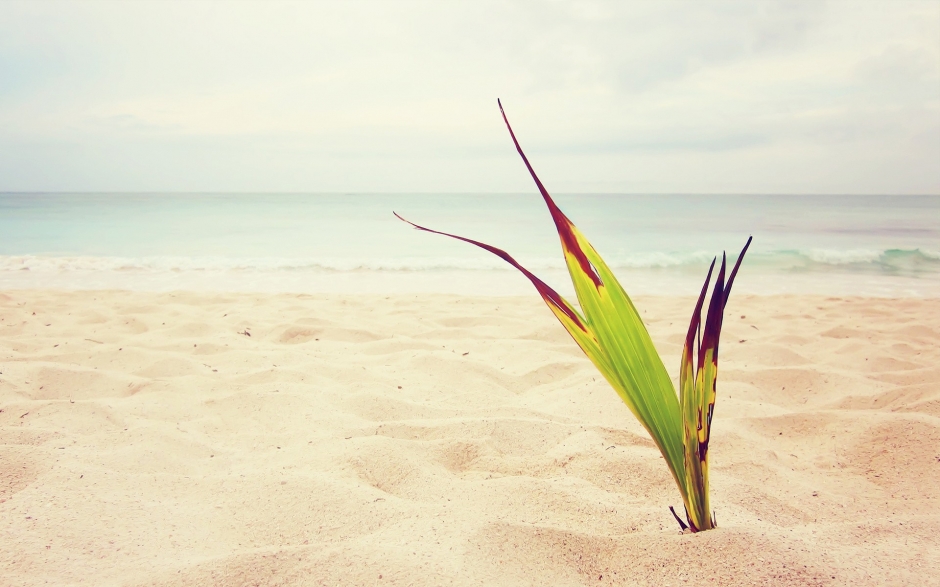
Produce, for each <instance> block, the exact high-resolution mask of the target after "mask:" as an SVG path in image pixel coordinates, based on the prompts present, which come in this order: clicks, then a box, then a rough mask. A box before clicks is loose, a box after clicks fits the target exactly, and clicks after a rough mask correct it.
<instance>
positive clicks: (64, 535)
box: [0, 290, 940, 586]
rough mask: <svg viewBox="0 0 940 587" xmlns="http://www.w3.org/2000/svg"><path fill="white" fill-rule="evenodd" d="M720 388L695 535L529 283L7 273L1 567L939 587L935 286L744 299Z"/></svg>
mask: <svg viewBox="0 0 940 587" xmlns="http://www.w3.org/2000/svg"><path fill="white" fill-rule="evenodd" d="M635 301H636V304H637V306H638V307H639V308H640V309H641V311H642V313H643V316H644V318H645V319H646V321H647V324H648V326H649V328H650V331H651V333H652V335H653V338H654V340H655V341H656V343H657V346H658V348H659V349H660V351H661V353H662V354H663V356H664V357H665V360H666V365H667V368H668V369H669V370H670V373H671V374H672V375H673V376H675V375H676V373H677V367H678V357H679V351H680V345H681V341H682V336H683V333H684V330H685V327H686V325H687V324H688V318H689V313H690V311H691V308H692V305H693V300H691V299H690V298H669V297H640V298H637V299H636V300H635ZM718 385H719V388H718V403H717V406H716V415H715V424H714V428H713V440H712V449H711V458H712V471H713V473H712V503H713V504H714V507H715V510H716V515H717V520H718V524H719V526H720V528H719V529H718V530H715V531H710V532H705V533H701V534H697V535H680V534H679V533H678V526H677V525H676V523H675V521H674V520H673V519H672V517H671V515H670V514H669V511H668V509H667V508H668V506H670V505H673V506H676V507H678V506H680V504H681V501H680V498H679V493H678V491H677V490H676V489H675V487H674V485H673V482H672V479H671V477H670V476H669V473H668V471H667V468H666V466H665V465H664V464H663V462H662V460H661V458H660V456H659V454H658V452H657V451H656V449H655V448H654V446H653V444H652V442H651V441H650V440H649V438H648V436H647V435H646V433H645V432H644V431H643V430H642V429H641V428H640V426H639V424H637V423H636V421H635V420H634V419H633V418H632V416H631V415H630V413H629V411H628V410H627V408H626V407H625V406H624V405H623V404H622V403H621V401H620V400H619V398H618V397H617V396H616V394H615V393H614V392H613V391H612V390H611V389H610V388H609V387H608V385H607V383H606V382H605V381H603V379H602V378H601V377H600V376H599V375H598V374H597V373H596V372H595V370H594V367H593V366H592V365H591V364H590V363H589V362H588V360H587V359H586V358H584V356H583V355H582V353H581V352H580V350H579V349H578V348H577V347H576V345H575V344H574V343H573V342H572V341H571V340H570V339H569V337H568V335H567V334H566V333H565V332H564V330H563V329H562V328H561V326H559V325H558V324H557V323H556V322H555V321H554V318H553V317H552V316H551V314H550V312H549V311H548V310H547V309H546V308H545V307H544V305H543V304H542V302H541V300H540V299H539V298H538V297H537V296H536V295H535V294H534V293H533V294H532V295H530V296H527V297H507V298H485V297H474V298H462V297H459V296H447V295H396V296H388V297H386V296H379V295H375V296H361V295H360V296H352V295H347V296H340V295H333V296H306V295H293V294H264V295H252V294H213V293H185V292H178V293H141V292H127V291H92V292H88V291H86V292H64V291H48V290H47V291H7V292H5V293H4V294H0V536H2V540H0V584H3V585H40V584H52V585H76V584H85V585H369V586H371V585H429V586H430V585H507V586H511V585H553V586H561V585H650V586H653V585H655V586H665V585H938V584H940V575H938V574H937V569H940V301H938V300H936V299H917V298H909V299H878V298H869V299H863V298H831V297H830V298H827V297H813V296H752V297H748V296H739V297H734V296H732V299H731V302H730V303H729V306H728V311H727V315H726V319H725V331H724V333H723V338H722V347H721V371H720V375H719V383H718Z"/></svg>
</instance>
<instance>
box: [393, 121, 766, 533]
mask: <svg viewBox="0 0 940 587" xmlns="http://www.w3.org/2000/svg"><path fill="white" fill-rule="evenodd" d="M499 110H500V113H502V116H503V120H504V121H505V123H506V128H508V129H509V135H510V136H511V137H512V141H513V143H514V144H515V146H516V150H517V151H518V152H519V155H520V156H521V157H522V161H523V162H524V163H525V166H526V168H527V169H528V170H529V173H530V174H531V175H532V179H533V180H535V185H536V186H537V187H538V189H539V192H541V194H542V198H543V199H544V200H545V204H546V205H547V206H548V210H549V212H551V215H552V219H553V220H554V222H555V228H556V229H557V231H558V236H559V238H560V239H561V247H562V251H563V252H564V255H565V262H566V264H567V266H568V273H569V274H570V275H571V281H572V282H573V284H574V289H575V292H576V294H577V296H578V302H579V304H580V307H581V310H580V311H579V310H578V309H576V308H575V307H574V306H572V305H571V304H570V303H568V302H567V301H566V300H565V299H564V298H563V297H562V296H561V295H559V294H558V292H556V291H555V290H554V289H552V288H551V287H549V286H548V285H547V284H546V283H545V282H543V281H542V280H541V279H539V278H538V277H536V276H535V275H533V274H532V273H531V272H530V271H529V270H527V269H526V268H525V267H523V266H522V265H520V264H519V263H517V262H516V260H515V259H513V258H512V257H511V256H510V255H509V254H508V253H506V252H505V251H503V250H501V249H497V248H496V247H492V246H490V245H487V244H484V243H481V242H479V241H475V240H471V239H468V238H464V237H461V236H457V235H453V234H448V233H444V232H439V231H436V230H431V229H429V228H425V227H423V226H418V225H417V224H414V223H412V222H409V221H408V220H405V219H404V218H402V217H401V216H399V215H398V214H397V213H395V216H396V217H398V218H399V219H400V220H403V221H404V222H407V223H408V224H411V225H412V226H414V227H415V228H417V229H418V230H423V231H426V232H431V233H435V234H442V235H444V236H449V237H451V238H455V239H458V240H462V241H464V242H468V243H470V244H472V245H476V246H478V247H480V248H482V249H486V250H487V251H489V252H491V253H493V254H495V255H497V256H499V257H501V258H502V259H504V260H505V261H506V262H508V263H509V264H510V265H512V266H513V267H515V268H516V269H518V270H519V271H521V272H522V273H523V274H524V275H525V276H526V277H527V278H528V279H529V281H531V282H532V284H533V285H534V286H535V288H536V289H537V290H538V292H539V294H540V295H541V296H542V299H543V300H545V303H546V304H547V305H548V307H549V309H551V311H552V312H553V313H554V314H555V317H556V318H558V321H559V322H561V324H562V325H563V326H564V327H565V329H566V330H567V331H568V333H569V334H570V335H571V337H572V338H574V340H575V342H576V343H578V346H580V347H581V350H583V351H584V354H586V355H587V356H588V358H589V359H590V360H591V362H593V363H594V365H595V366H596V367H597V369H598V370H599V371H600V372H601V373H602V374H603V375H604V377H605V378H606V379H607V381H608V382H609V383H610V385H611V386H612V387H613V388H614V390H615V391H616V392H617V394H618V395H620V398H621V399H622V400H623V402H624V403H625V404H627V407H628V408H630V411H631V412H633V415H634V416H636V418H637V420H639V421H640V423H641V424H642V425H643V427H644V428H646V430H647V432H649V434H650V436H651V437H652V438H653V442H655V443H656V446H657V447H658V448H659V451H660V452H661V453H662V455H663V458H664V459H665V460H666V463H667V464H668V465H669V470H670V472H671V473H672V476H673V479H674V480H675V482H676V485H677V486H678V487H679V493H681V494H682V501H683V504H684V506H685V514H686V521H683V520H682V519H681V518H680V517H679V516H678V515H676V513H675V511H673V515H674V516H675V517H676V520H677V521H678V522H679V525H680V526H681V528H682V529H683V530H686V529H688V530H691V531H692V532H699V531H701V530H709V529H711V528H714V527H715V516H714V514H713V513H712V512H711V505H710V503H709V499H708V442H709V439H710V436H711V424H712V414H713V412H714V408H715V382H716V380H717V376H718V338H719V334H720V332H721V321H722V316H723V314H724V308H725V305H726V304H727V303H728V295H729V293H730V292H731V285H732V283H733V282H734V278H735V275H736V274H737V272H738V267H740V265H741V260H742V259H743V258H744V253H745V252H746V251H747V248H748V246H750V244H751V238H748V239H747V243H746V244H745V245H744V249H742V251H741V254H740V255H738V259H737V262H736V263H735V265H734V268H733V269H732V270H731V274H730V275H729V276H728V278H727V282H726V281H725V269H726V260H725V256H724V255H722V258H721V267H720V268H719V270H718V277H717V279H716V281H715V285H714V289H713V291H712V295H711V300H710V301H709V304H708V308H707V311H706V314H705V321H704V327H703V325H702V308H703V305H704V302H705V294H706V293H707V290H708V285H709V283H710V282H711V276H712V272H713V270H714V268H715V260H713V261H712V264H711V267H710V268H709V270H708V276H707V277H706V279H705V285H704V286H703V287H702V291H701V293H700V294H699V297H698V302H697V303H696V305H695V311H694V312H693V313H692V321H691V324H689V330H688V333H687V334H686V338H685V346H684V348H683V349H682V359H681V364H680V370H679V393H678V395H677V394H676V390H675V388H674V387H673V384H672V381H671V380H670V378H669V374H668V373H667V372H666V367H665V366H664V365H663V361H662V359H661V358H660V357H659V354H658V353H657V351H656V348H655V347H654V346H653V341H652V339H651V338H650V335H649V332H647V330H646V326H645V325H644V324H643V321H642V320H641V318H640V315H639V313H638V312H637V310H636V308H635V307H634V306H633V302H631V301H630V298H629V297H628V296H627V294H626V292H625V291H624V290H623V288H622V287H621V286H620V284H619V283H618V282H617V279H616V278H615V277H614V274H613V273H612V272H611V270H610V268H609V267H608V266H607V264H606V263H605V262H604V260H603V259H602V258H601V257H600V255H598V254H597V251H595V250H594V247H592V246H591V244H590V243H589V242H588V241H587V239H586V238H584V235H582V234H581V232H580V231H579V230H578V229H577V228H576V227H575V225H574V224H572V222H571V221H570V220H569V219H568V217H567V216H565V215H564V214H563V213H562V211H561V210H560V209H559V208H558V206H557V205H555V202H554V201H553V200H552V197H551V196H550V195H549V194H548V191H547V190H546V189H545V187H544V186H543V185H542V182H541V181H540V180H539V178H538V176H537V175H536V174H535V171H534V170H533V169H532V165H530V164H529V160H528V159H527V158H526V156H525V153H523V152H522V147H520V146H519V141H517V140H516V135H515V134H514V133H513V131H512V127H511V126H509V120H508V119H507V118H506V113H505V112H503V106H502V104H500V105H499ZM696 342H698V345H697V346H698V352H697V357H696V356H695V355H696V352H695V349H694V348H693V347H694V346H695V345H696ZM670 510H672V508H670Z"/></svg>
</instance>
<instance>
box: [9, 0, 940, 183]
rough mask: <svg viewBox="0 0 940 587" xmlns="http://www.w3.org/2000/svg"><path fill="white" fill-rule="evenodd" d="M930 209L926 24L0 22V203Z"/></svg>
mask: <svg viewBox="0 0 940 587" xmlns="http://www.w3.org/2000/svg"><path fill="white" fill-rule="evenodd" d="M497 97H499V98H502V100H503V104H504V106H505V107H506V110H507V113H508V114H509V117H510V120H511V121H512V122H513V125H514V127H515V130H516V132H517V135H518V136H519V138H520V140H521V142H522V144H523V147H524V148H526V150H527V153H528V154H529V156H530V159H532V161H533V164H534V165H535V167H536V170H537V171H539V173H540V175H541V176H542V179H543V181H544V182H545V184H546V185H547V187H548V188H549V190H552V191H556V192H641V193H670V192H673V193H674V192H681V193H858V194H870V193H876V194H878V193H890V194H909V193H930V194H940V2H937V1H936V0H933V1H916V2H901V1H898V0H886V1H884V2H878V3H864V2H861V1H853V2H849V3H828V2H820V1H812V2H805V3H804V2H717V1H713V2H693V1H691V0H688V1H683V2H674V3H669V2H662V1H657V2H624V1H618V2H572V1H541V2H507V1H505V0H503V1H497V2H486V1H481V0H472V1H466V2H457V1H453V2H446V1H428V2H404V1H391V0H385V1H380V2H365V1H351V2H350V1H347V2H339V1H336V2H321V3H314V2H303V3H287V2H284V3H278V2H264V3H261V2H258V3H253V2H245V3H236V2H141V1H138V2H108V3H104V2H100V3H99V2H71V3H70V2H22V3H20V2H8V1H0V191H99V190H100V191H328V192H336V191H341V192H347V191H348V192H355V191H370V192H409V191H419V192H429V191H443V192H473V191H485V192H507V191H511V192H519V191H530V190H531V189H532V186H531V181H530V180H529V178H528V177H527V175H526V173H525V169H524V167H523V166H522V164H521V162H520V161H519V159H518V157H517V155H516V154H515V152H514V151H513V148H512V144H511V142H510V140H509V137H508V135H507V133H506V132H505V129H504V127H503V126H502V121H501V119H500V117H499V111H498V109H497V106H496V98H497Z"/></svg>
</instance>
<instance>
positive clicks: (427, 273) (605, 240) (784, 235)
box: [0, 192, 940, 297]
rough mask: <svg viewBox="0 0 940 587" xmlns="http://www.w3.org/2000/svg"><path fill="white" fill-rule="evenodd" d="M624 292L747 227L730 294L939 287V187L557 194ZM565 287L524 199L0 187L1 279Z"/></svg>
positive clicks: (535, 200)
mask: <svg viewBox="0 0 940 587" xmlns="http://www.w3.org/2000/svg"><path fill="white" fill-rule="evenodd" d="M555 199H556V201H557V202H558V204H559V206H560V207H561V208H562V209H563V210H564V211H565V213H566V214H567V215H568V216H569V217H570V218H571V219H572V221H573V222H574V223H575V224H576V225H578V227H579V228H580V229H581V230H582V232H584V233H585V235H586V236H587V237H588V239H590V240H591V242H592V243H593V244H594V246H595V248H596V249H597V250H598V252H599V253H600V254H601V255H602V256H603V257H604V258H605V259H606V260H607V262H608V264H609V265H611V266H612V267H613V268H614V270H615V271H616V272H617V274H618V275H619V277H620V281H621V284H622V285H623V286H624V288H625V289H626V290H627V292H628V293H630V294H642V295H647V294H664V295H694V294H696V293H697V291H698V289H699V288H700V287H701V282H702V280H703V279H704V277H705V273H706V271H707V268H708V264H709V263H710V262H711V260H712V258H713V257H714V256H715V255H719V256H720V255H721V253H722V251H727V253H728V255H729V258H730V259H732V260H733V259H734V258H735V257H736V255H737V254H738V252H739V251H740V249H741V247H742V246H743V245H744V243H745V241H746V240H747V237H748V236H753V237H754V242H753V245H752V246H751V249H750V251H749V252H748V255H747V258H746V260H745V262H744V265H743V268H742V270H741V273H740V274H739V277H738V280H737V282H736V284H735V290H736V291H737V292H739V293H750V294H766V295H769V294H782V293H791V294H803V293H811V294H824V295H838V296H845V295H862V296H888V297H895V296H902V297H938V296H940V197H936V196H787V195H777V196H765V195H761V196H754V195H750V196H749V195H718V196H716V195H612V194H559V195H557V196H555ZM393 211H395V212H398V213H399V214H401V215H402V216H404V217H405V218H407V219H409V220H411V221H413V222H416V223H418V224H422V225H424V226H428V227H430V228H434V229H437V230H442V231H446V232H453V233H456V234H459V235H462V236H466V237H470V238H474V239H477V240H481V241H483V242H486V243H488V244H491V245H494V246H497V247H500V248H502V249H505V250H506V251H507V252H509V253H510V254H512V255H513V256H515V257H516V259H517V260H519V261H520V262H521V263H522V264H523V265H525V266H526V267H528V268H529V269H530V270H532V271H533V272H535V273H536V274H538V275H540V276H542V277H543V279H545V280H546V281H547V282H549V283H550V284H551V285H552V286H553V287H556V288H557V289H558V290H559V291H561V292H562V293H563V294H566V295H570V294H571V291H572V290H571V287H570V284H569V282H568V278H567V275H566V273H565V270H564V265H563V260H562V255H561V250H560V247H559V244H558V238H557V236H556V234H555V231H554V226H553V225H552V222H551V218H550V216H549V214H548V212H547V210H546V209H545V206H544V204H543V203H542V201H541V198H540V197H539V195H538V194H537V193H535V192H533V193H526V194H498V195H494V194H482V195H481V194H134V193H128V194H21V193H5V194H0V288H2V289H31V288H55V289H128V290H147V291H167V290H197V291H257V292H298V293H454V294H467V295H535V294H534V289H533V288H532V287H531V286H530V285H529V283H528V281H527V280H526V279H525V278H524V277H522V276H521V275H519V274H518V273H517V272H516V271H515V270H514V269H512V268H511V267H509V266H508V265H507V264H506V263H504V262H503V261H501V260H500V259H498V258H496V257H494V256H492V255H490V254H489V253H487V252H485V251H482V250H480V249H477V248H476V247H473V246H471V245H468V244H465V243H461V242H457V241H454V240H451V239H447V238H445V237H442V236H437V235H432V234H428V233H423V232H420V231H416V230H414V229H412V228H411V227H409V226H408V225H406V224H404V223H403V222H401V221H399V220H397V219H396V218H395V217H394V216H393V215H392V212H393Z"/></svg>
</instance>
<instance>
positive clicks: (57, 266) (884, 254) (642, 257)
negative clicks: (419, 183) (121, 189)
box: [0, 249, 940, 277]
mask: <svg viewBox="0 0 940 587" xmlns="http://www.w3.org/2000/svg"><path fill="white" fill-rule="evenodd" d="M713 258H714V256H713V255H712V254H709V253H706V252H704V251H696V252H689V253H671V252H648V253H636V254H631V255H627V256H619V257H618V256H616V255H614V256H608V262H609V264H610V265H611V267H612V268H613V269H615V270H616V269H621V270H665V271H701V270H702V269H703V268H704V267H707V265H708V264H709V263H710V262H711V260H712V259H713ZM729 260H730V261H733V260H734V258H733V257H732V258H731V259H729ZM519 261H520V262H521V263H522V264H523V265H525V266H526V267H528V268H529V269H531V270H532V271H540V270H563V269H564V268H565V267H564V262H563V261H562V260H561V259H560V258H538V257H534V258H525V257H520V258H519ZM748 266H750V267H753V268H754V269H759V268H760V269H764V270H769V271H772V272H784V273H786V272H816V271H819V272H832V271H835V272H850V273H869V274H884V275H899V276H909V277H917V276H920V275H928V274H940V251H931V250H923V249H909V250H906V249H887V250H880V251H879V250H863V249H853V250H828V249H809V250H802V251H800V250H781V251H771V252H755V253H752V254H749V255H748ZM14 271H38V272H43V273H70V272H101V271H104V272H119V273H123V272H129V273H136V272H148V273H162V272H172V273H182V272H308V271H314V272H368V271H381V272H408V271H418V272H424V271H430V272H440V271H513V269H512V268H511V267H509V266H508V265H507V264H506V263H504V262H503V261H501V260H499V259H497V258H495V257H487V256H482V255H481V256H473V257H441V258H435V257H401V258H388V259H356V258H317V259H309V258H235V257H181V256H152V257H138V258H130V257H94V256H68V257H59V256H42V255H3V256H0V272H2V273H7V274H9V273H10V272H14Z"/></svg>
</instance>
